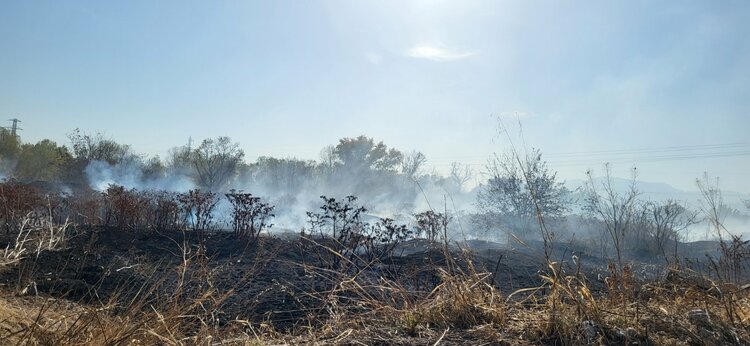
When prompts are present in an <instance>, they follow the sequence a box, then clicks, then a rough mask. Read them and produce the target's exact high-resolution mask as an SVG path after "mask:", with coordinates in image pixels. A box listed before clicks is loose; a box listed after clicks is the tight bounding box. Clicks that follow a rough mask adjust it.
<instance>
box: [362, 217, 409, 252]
mask: <svg viewBox="0 0 750 346" xmlns="http://www.w3.org/2000/svg"><path fill="white" fill-rule="evenodd" d="M364 229H365V232H364V236H365V237H366V239H365V241H364V245H365V259H367V260H368V261H370V262H372V261H376V260H377V261H384V260H385V259H386V258H388V257H390V256H391V255H392V254H393V250H395V249H396V248H397V247H398V246H399V244H401V243H402V242H403V241H405V240H408V239H409V238H411V237H412V236H413V234H414V232H413V231H411V230H410V229H409V228H408V227H406V225H400V224H397V223H396V221H395V220H393V219H390V218H381V219H380V220H379V221H378V222H376V223H375V224H374V225H367V226H366V227H365V228H364Z"/></svg>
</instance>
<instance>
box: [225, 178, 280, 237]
mask: <svg viewBox="0 0 750 346" xmlns="http://www.w3.org/2000/svg"><path fill="white" fill-rule="evenodd" d="M226 197H227V200H229V203H230V204H232V229H233V231H234V234H235V235H236V236H237V237H238V238H243V239H247V240H249V241H250V242H251V243H255V241H257V240H258V237H259V236H260V233H261V232H263V230H265V229H270V228H271V227H273V224H271V223H269V220H270V219H271V218H273V217H274V214H272V212H273V209H274V206H273V205H271V204H269V203H265V202H263V201H262V200H261V198H260V197H255V196H253V195H252V194H250V193H244V192H242V191H236V190H231V191H230V192H229V193H227V194H226Z"/></svg>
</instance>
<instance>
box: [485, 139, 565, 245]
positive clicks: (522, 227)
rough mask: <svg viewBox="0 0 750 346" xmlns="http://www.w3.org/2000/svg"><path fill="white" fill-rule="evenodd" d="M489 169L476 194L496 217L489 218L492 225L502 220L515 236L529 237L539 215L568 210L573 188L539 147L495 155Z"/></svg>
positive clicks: (488, 213)
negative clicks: (546, 158) (563, 180)
mask: <svg viewBox="0 0 750 346" xmlns="http://www.w3.org/2000/svg"><path fill="white" fill-rule="evenodd" d="M487 170H488V173H489V175H490V178H489V180H488V181H487V183H486V184H484V185H483V186H482V187H481V189H480V191H479V194H478V195H477V205H478V207H479V208H480V210H482V211H484V212H485V213H486V215H488V216H489V217H490V218H492V219H495V220H494V221H493V220H486V222H487V223H488V224H490V225H496V224H498V223H499V224H500V225H501V226H502V227H505V228H506V229H507V230H508V231H510V232H513V234H514V235H515V236H518V237H522V238H527V237H528V236H529V235H530V234H531V233H532V232H533V230H534V229H537V228H536V227H534V226H535V224H536V222H538V221H541V220H540V219H539V218H540V217H561V216H562V215H563V214H564V213H566V212H567V211H568V210H569V208H568V204H569V196H570V192H569V191H568V189H567V188H565V186H564V183H563V182H562V181H559V180H558V179H557V172H554V171H551V170H550V169H549V167H547V162H545V161H543V160H542V154H541V153H540V151H539V150H538V149H532V150H531V152H529V153H528V154H527V155H526V156H525V157H523V158H521V157H519V156H518V155H517V154H515V153H513V154H512V155H511V154H508V155H505V156H503V157H498V156H495V157H494V158H493V159H492V160H491V161H490V163H489V165H488V166H487ZM498 221H499V222H498ZM543 232H544V231H543ZM543 235H544V234H543Z"/></svg>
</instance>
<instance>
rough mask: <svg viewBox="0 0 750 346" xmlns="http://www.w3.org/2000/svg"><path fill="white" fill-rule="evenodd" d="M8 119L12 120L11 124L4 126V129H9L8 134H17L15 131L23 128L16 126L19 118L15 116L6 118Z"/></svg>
mask: <svg viewBox="0 0 750 346" xmlns="http://www.w3.org/2000/svg"><path fill="white" fill-rule="evenodd" d="M8 121H12V122H13V125H11V126H10V127H4V128H5V129H10V134H12V135H13V137H16V136H18V134H17V132H18V131H20V130H23V129H22V128H20V127H18V123H20V122H21V120H19V119H17V118H13V119H8Z"/></svg>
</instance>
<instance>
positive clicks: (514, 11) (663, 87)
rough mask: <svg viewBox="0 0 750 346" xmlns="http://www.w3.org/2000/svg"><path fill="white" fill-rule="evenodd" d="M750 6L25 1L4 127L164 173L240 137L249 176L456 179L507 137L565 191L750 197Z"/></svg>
mask: <svg viewBox="0 0 750 346" xmlns="http://www.w3.org/2000/svg"><path fill="white" fill-rule="evenodd" d="M748 7H750V4H748V3H747V2H741V1H725V2H706V1H704V2H698V1H680V2H669V3H667V2H647V1H619V2H606V3H602V2H559V1H544V2H542V1H531V2H529V1H518V2H511V1H503V2H500V1H460V2H447V1H414V2H408V3H407V2H402V1H389V2H383V1H378V2H375V1H368V2H365V1H357V2H347V1H340V2H335V1H326V2H297V1H274V2H249V1H223V2H194V1H160V2H153V1H128V2H99V1H65V2H61V1H23V2H22V1H5V2H2V3H1V4H0V76H2V77H1V78H0V114H1V115H3V116H5V118H19V119H21V120H22V121H23V123H22V124H21V127H22V128H23V131H22V132H21V135H22V137H23V139H24V141H28V142H34V141H37V140H40V139H43V138H50V139H53V140H56V141H57V142H58V143H61V144H66V143H67V142H68V141H67V137H66V134H67V133H70V132H71V131H72V130H74V129H75V128H81V129H82V130H84V131H90V132H94V131H102V132H104V133H106V134H107V135H108V136H110V137H112V138H113V139H114V140H116V141H118V142H121V143H127V144H131V145H132V146H133V147H134V149H135V150H136V151H137V152H140V153H144V154H148V155H163V154H164V153H165V152H166V151H167V149H169V148H171V147H174V146H177V145H184V144H186V143H187V141H188V138H189V137H192V138H193V140H194V141H196V142H198V141H200V140H202V139H203V138H209V137H216V136H229V137H231V138H232V139H233V140H236V141H238V142H239V143H240V144H241V145H242V149H243V150H244V151H245V153H246V158H247V160H248V161H252V160H254V159H255V158H256V157H258V156H261V155H271V156H276V157H298V158H305V159H318V157H319V152H320V149H321V148H323V147H324V146H326V145H329V144H335V143H336V141H337V140H338V139H340V138H343V137H353V136H358V135H361V134H364V135H367V136H370V137H373V138H375V139H376V140H378V141H383V142H384V143H386V144H387V145H388V146H390V147H393V148H398V149H400V150H403V151H408V150H419V151H421V152H423V153H424V154H425V155H426V157H427V160H428V161H427V166H428V167H434V169H436V170H437V171H438V172H445V171H446V170H447V169H448V166H449V163H450V162H452V161H459V162H463V163H466V164H470V165H472V166H473V167H474V169H475V170H477V171H481V170H482V168H483V166H484V164H485V163H486V160H487V158H488V157H489V156H490V155H491V154H492V153H493V152H503V151H505V150H507V145H508V143H507V141H506V140H504V139H503V138H504V137H503V136H499V135H498V128H497V125H498V121H499V120H498V119H500V122H502V123H503V124H504V125H505V127H506V129H508V130H509V132H511V133H512V134H513V137H514V138H516V145H519V146H521V145H523V146H528V147H537V148H540V149H541V152H542V153H543V155H544V157H545V158H546V159H547V160H548V161H549V163H550V167H551V168H553V169H555V170H558V171H559V176H560V177H561V178H564V179H568V180H572V179H584V178H585V175H584V172H585V171H586V169H588V168H594V169H601V164H602V163H603V162H605V161H610V162H612V163H613V164H614V166H613V168H614V174H615V175H616V176H622V177H626V176H627V171H628V168H630V167H631V166H633V165H636V166H638V168H639V170H640V172H641V173H640V177H639V179H641V180H644V181H651V182H663V183H667V184H670V185H672V186H674V187H677V188H679V189H684V190H695V189H696V188H695V178H697V177H699V176H700V175H701V174H702V173H703V172H704V171H708V172H709V173H710V174H712V175H713V176H718V177H720V178H721V187H722V188H723V189H726V190H732V191H738V192H740V193H742V194H743V195H744V196H747V193H748V191H750V180H748V179H747V177H748V170H749V169H750V159H748V155H750V144H749V143H750V141H749V140H748V139H747V131H748V129H750V117H749V116H748V110H750V100H749V99H748V97H747V96H746V94H747V90H748V87H749V86H750V66H748V64H750V54H749V53H750V38H749V36H748V35H747V33H748V32H749V31H750V28H748V23H750V21H749V20H748V19H750V18H748V17H749V15H748V14H750V11H748V10H750V8H748ZM5 118H3V120H4V119H5ZM519 120H520V122H521V124H522V126H523V131H522V134H523V139H522V140H521V139H520V138H519V133H521V131H519V130H518V125H517V123H518V121H519ZM8 125H9V124H8Z"/></svg>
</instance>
